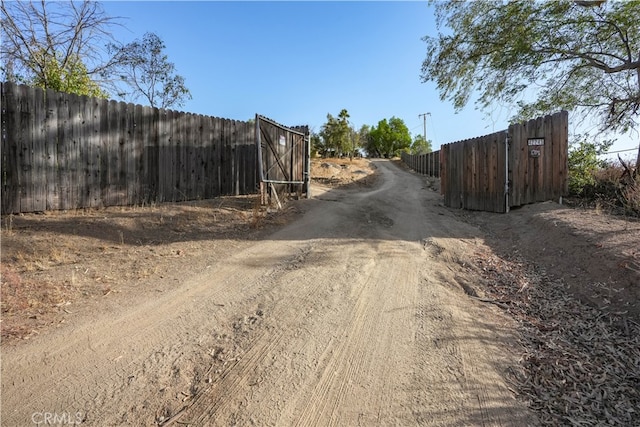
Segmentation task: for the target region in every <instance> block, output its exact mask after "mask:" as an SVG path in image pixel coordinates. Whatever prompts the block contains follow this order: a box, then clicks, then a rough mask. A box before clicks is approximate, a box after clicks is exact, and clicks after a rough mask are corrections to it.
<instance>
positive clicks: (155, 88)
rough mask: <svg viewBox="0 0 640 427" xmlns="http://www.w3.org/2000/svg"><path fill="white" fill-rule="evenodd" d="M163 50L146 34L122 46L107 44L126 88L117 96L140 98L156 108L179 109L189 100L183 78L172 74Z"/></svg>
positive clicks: (153, 36) (156, 38)
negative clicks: (176, 107) (177, 107)
mask: <svg viewBox="0 0 640 427" xmlns="http://www.w3.org/2000/svg"><path fill="white" fill-rule="evenodd" d="M165 48H166V46H165V44H164V42H163V41H162V39H160V37H159V36H158V35H157V34H155V33H146V34H145V35H144V36H143V38H142V40H135V41H133V42H131V43H128V44H126V45H121V46H118V45H116V44H113V43H112V44H110V45H109V49H110V51H111V52H113V53H114V57H115V59H116V62H117V63H118V69H119V71H120V72H119V74H120V79H121V81H122V83H124V84H125V86H126V87H127V88H128V90H123V91H121V92H120V93H119V95H120V96H122V97H129V98H130V99H131V100H136V99H138V98H139V97H141V96H142V97H143V98H145V99H146V100H147V101H148V102H149V104H150V105H151V106H152V107H158V108H170V107H173V106H183V105H184V102H185V100H187V99H191V93H190V92H189V89H187V87H186V85H185V79H184V77H182V76H181V75H178V74H175V71H176V67H175V65H174V64H173V63H172V62H169V60H168V57H167V55H166V54H165V53H164V52H163V51H164V49H165Z"/></svg>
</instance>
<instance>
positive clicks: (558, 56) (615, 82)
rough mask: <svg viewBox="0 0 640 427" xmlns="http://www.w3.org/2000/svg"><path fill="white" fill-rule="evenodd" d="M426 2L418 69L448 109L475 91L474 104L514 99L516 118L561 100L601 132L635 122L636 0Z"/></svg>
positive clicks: (638, 65) (639, 110) (639, 77)
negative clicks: (427, 23)
mask: <svg viewBox="0 0 640 427" xmlns="http://www.w3.org/2000/svg"><path fill="white" fill-rule="evenodd" d="M433 3H434V4H435V9H436V16H437V22H438V27H439V29H440V31H439V34H438V36H437V37H425V38H424V40H425V42H426V44H427V55H426V59H425V60H424V62H423V64H422V74H421V77H422V80H423V81H425V82H426V81H434V82H435V83H436V84H437V86H438V88H439V90H440V97H441V99H443V100H445V99H446V100H450V101H452V102H453V105H454V106H455V107H456V108H457V109H460V108H462V107H464V106H465V105H466V104H467V103H468V101H469V98H470V97H471V95H472V94H473V93H474V92H475V93H477V95H478V104H479V106H480V107H481V108H487V107H489V106H491V105H493V104H495V103H501V104H503V105H514V103H515V104H517V107H518V114H517V119H518V120H521V119H529V118H533V117H535V116H538V115H541V114H546V113H550V112H552V111H553V110H558V109H566V110H573V111H578V112H580V113H583V114H585V115H592V117H596V118H597V119H598V121H599V123H600V124H601V130H602V131H617V132H628V131H630V130H631V129H637V127H638V115H639V114H640V57H638V52H640V1H604V2H603V1H598V2H585V1H572V0H557V1H530V0H514V1H497V0H476V1H468V2H466V1H455V0H446V1H437V2H433ZM585 5H587V6H589V5H592V6H593V7H585ZM445 26H446V29H444V27H445ZM525 95H526V99H532V100H533V101H531V102H526V101H524V99H525ZM639 154H640V150H639ZM638 163H639V165H640V155H639V156H638Z"/></svg>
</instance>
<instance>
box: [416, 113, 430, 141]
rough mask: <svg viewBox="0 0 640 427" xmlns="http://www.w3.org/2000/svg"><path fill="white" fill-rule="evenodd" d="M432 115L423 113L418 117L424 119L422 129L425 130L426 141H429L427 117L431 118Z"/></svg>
mask: <svg viewBox="0 0 640 427" xmlns="http://www.w3.org/2000/svg"><path fill="white" fill-rule="evenodd" d="M430 115H431V113H423V114H418V117H422V128H423V130H424V140H425V142H426V141H427V116H430Z"/></svg>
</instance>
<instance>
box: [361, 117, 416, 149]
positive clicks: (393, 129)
mask: <svg viewBox="0 0 640 427" xmlns="http://www.w3.org/2000/svg"><path fill="white" fill-rule="evenodd" d="M369 139H370V141H369V143H368V144H367V147H368V148H367V152H368V153H369V155H370V156H372V157H385V158H390V157H394V156H397V155H398V154H399V153H400V151H402V150H406V149H408V148H409V147H410V146H411V135H410V133H409V128H407V126H406V125H405V124H404V121H403V120H402V119H399V118H397V117H391V118H390V119H389V120H387V119H383V120H380V121H379V122H378V126H376V127H373V128H372V129H371V130H370V132H369Z"/></svg>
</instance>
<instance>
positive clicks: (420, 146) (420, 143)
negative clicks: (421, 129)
mask: <svg viewBox="0 0 640 427" xmlns="http://www.w3.org/2000/svg"><path fill="white" fill-rule="evenodd" d="M431 151H432V148H431V141H427V140H426V139H424V135H420V134H418V135H416V136H415V137H414V138H413V142H412V143H411V147H410V149H409V152H410V153H411V154H427V153H431Z"/></svg>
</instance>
